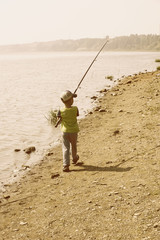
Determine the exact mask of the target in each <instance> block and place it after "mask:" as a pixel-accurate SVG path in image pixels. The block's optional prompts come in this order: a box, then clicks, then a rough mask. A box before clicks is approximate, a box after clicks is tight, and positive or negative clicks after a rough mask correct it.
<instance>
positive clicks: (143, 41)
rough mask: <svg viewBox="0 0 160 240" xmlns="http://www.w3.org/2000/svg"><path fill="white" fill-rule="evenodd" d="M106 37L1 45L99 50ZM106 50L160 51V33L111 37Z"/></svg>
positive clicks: (1, 49) (22, 49)
mask: <svg viewBox="0 0 160 240" xmlns="http://www.w3.org/2000/svg"><path fill="white" fill-rule="evenodd" d="M105 40H106V39H104V38H83V39H77V40H56V41H50V42H35V43H30V44H17V45H8V46H0V52H1V53H4V52H26V51H27V52H28V51H29V52H46V51H47V52H55V51H98V50H99V49H100V48H101V47H102V45H103V44H104V42H105ZM104 51H160V35H152V34H149V35H137V34H132V35H130V36H120V37H115V38H113V39H110V40H109V42H108V44H107V45H106V46H105V49H104Z"/></svg>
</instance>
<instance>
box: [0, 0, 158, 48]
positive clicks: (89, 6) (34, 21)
mask: <svg viewBox="0 0 160 240" xmlns="http://www.w3.org/2000/svg"><path fill="white" fill-rule="evenodd" d="M130 34H160V0H0V44H1V45H2V44H10V43H26V42H35V41H52V40H56V39H78V38H85V37H90V38H94V37H98V38H103V37H105V36H106V35H109V36H110V37H115V36H121V35H130Z"/></svg>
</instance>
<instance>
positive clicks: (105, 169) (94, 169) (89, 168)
mask: <svg viewBox="0 0 160 240" xmlns="http://www.w3.org/2000/svg"><path fill="white" fill-rule="evenodd" d="M77 166H80V167H82V168H81V169H73V170H71V171H72V172H82V171H88V172H128V171H130V170H131V169H132V167H127V168H122V167H118V166H110V167H99V166H93V165H85V164H83V163H79V164H77Z"/></svg>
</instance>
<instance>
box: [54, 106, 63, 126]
mask: <svg viewBox="0 0 160 240" xmlns="http://www.w3.org/2000/svg"><path fill="white" fill-rule="evenodd" d="M61 120H62V117H61V112H60V110H59V111H58V113H57V122H56V125H55V127H58V125H59V124H60V123H61Z"/></svg>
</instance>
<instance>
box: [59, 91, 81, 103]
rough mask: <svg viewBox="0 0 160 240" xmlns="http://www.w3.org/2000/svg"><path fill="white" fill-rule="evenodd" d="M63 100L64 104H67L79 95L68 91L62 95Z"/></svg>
mask: <svg viewBox="0 0 160 240" xmlns="http://www.w3.org/2000/svg"><path fill="white" fill-rule="evenodd" d="M60 97H61V100H62V101H63V102H67V101H68V100H70V99H71V98H72V97H73V98H75V97H77V94H75V93H72V92H70V91H69V90H66V91H64V92H62V93H61V96H60Z"/></svg>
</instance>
